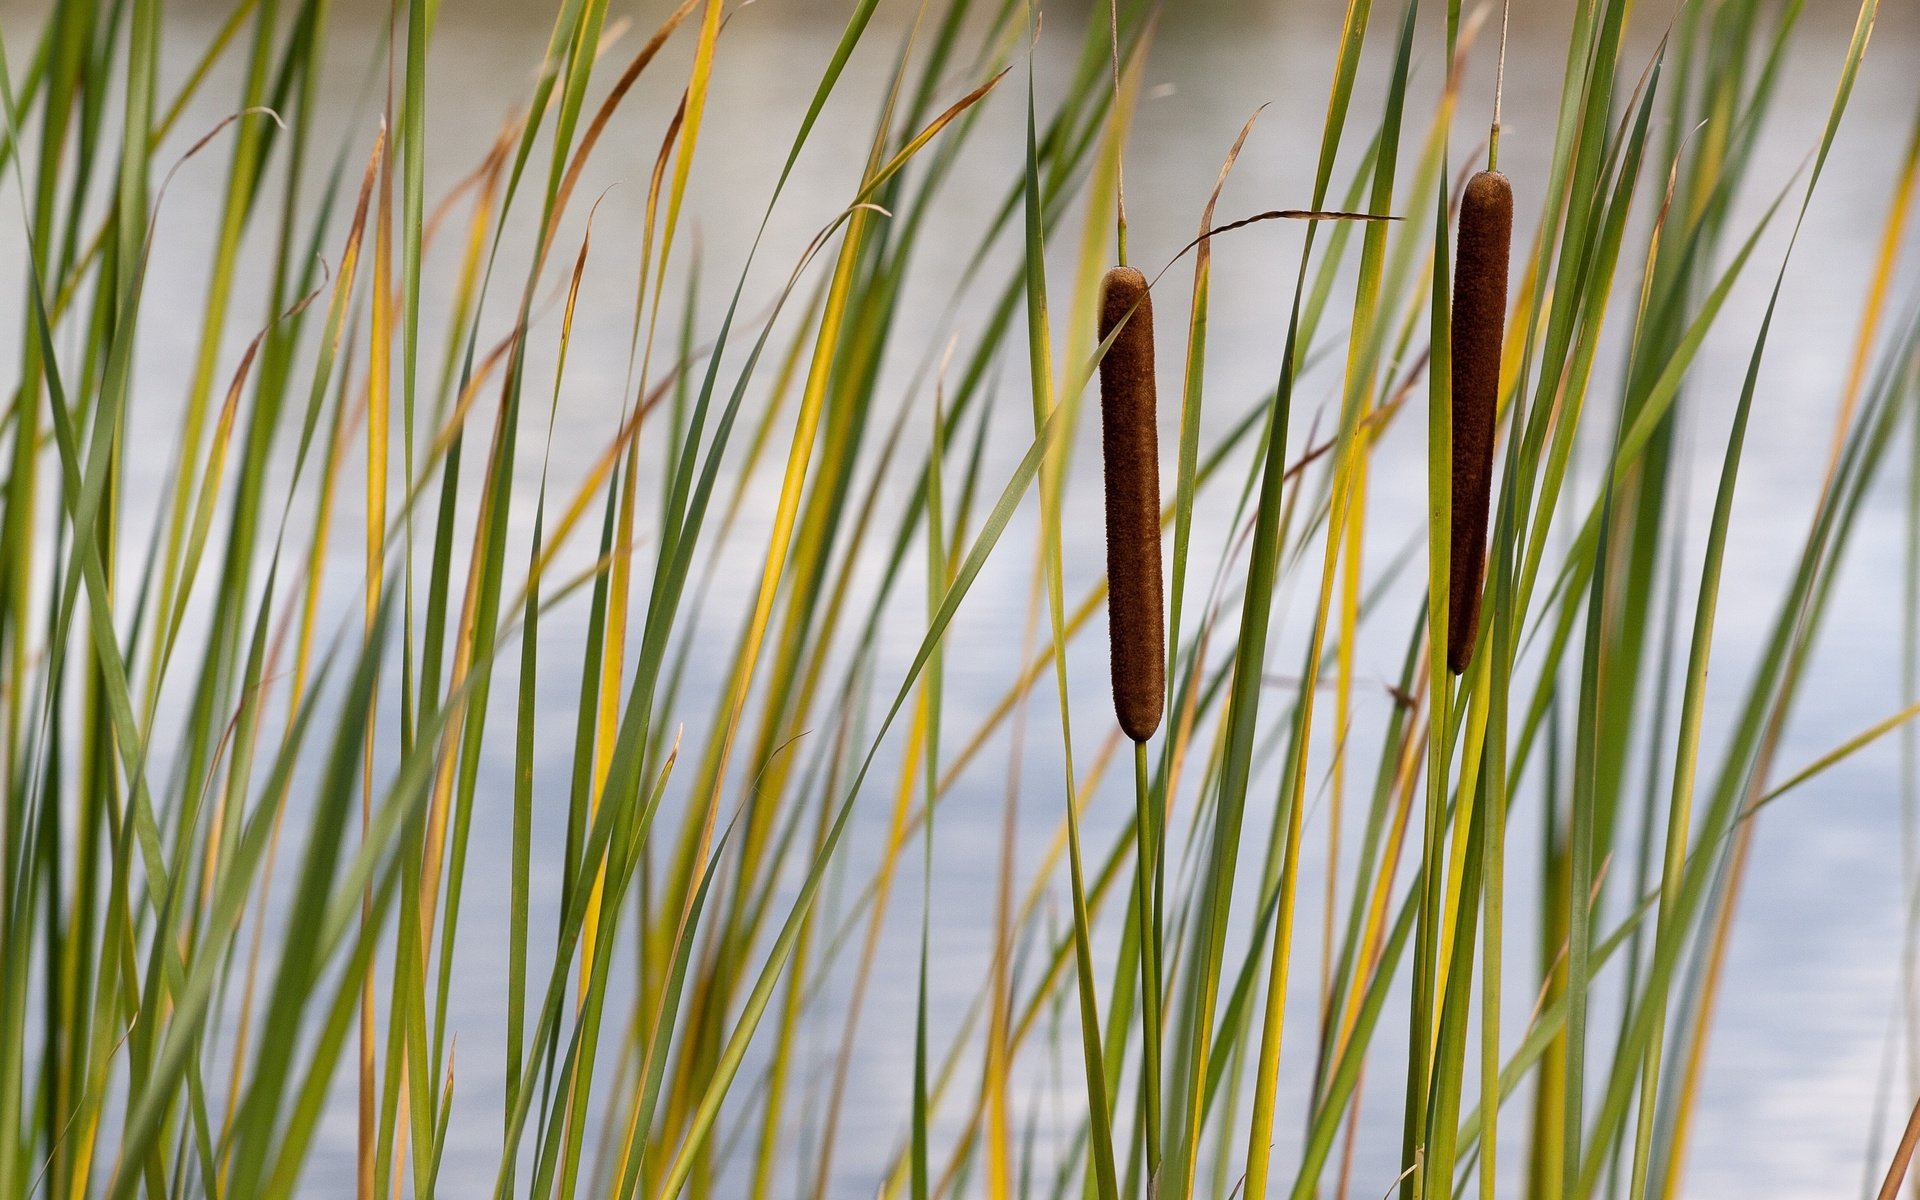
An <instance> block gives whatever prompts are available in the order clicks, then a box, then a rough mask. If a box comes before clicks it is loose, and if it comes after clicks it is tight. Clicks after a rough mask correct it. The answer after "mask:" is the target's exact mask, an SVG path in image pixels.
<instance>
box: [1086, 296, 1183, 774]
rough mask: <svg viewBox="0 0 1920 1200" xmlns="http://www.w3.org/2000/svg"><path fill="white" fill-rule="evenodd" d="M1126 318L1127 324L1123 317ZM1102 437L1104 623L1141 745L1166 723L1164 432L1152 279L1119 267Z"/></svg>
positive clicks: (1127, 725) (1106, 321) (1103, 313)
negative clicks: (1159, 419)
mask: <svg viewBox="0 0 1920 1200" xmlns="http://www.w3.org/2000/svg"><path fill="white" fill-rule="evenodd" d="M1122 321H1124V322H1125V323H1126V324H1125V325H1124V326H1121V322H1122ZM1115 326H1121V327H1120V333H1119V336H1117V337H1115V338H1114V339H1113V344H1112V345H1111V346H1109V347H1108V348H1107V353H1106V356H1105V357H1104V358H1102V359H1101V360H1100V424H1101V444H1102V449H1103V452H1104V457H1105V461H1106V476H1107V582H1108V592H1107V624H1108V626H1109V636H1110V637H1111V639H1112V649H1113V709H1114V712H1115V714H1116V715H1118V716H1119V718H1120V728H1121V729H1122V730H1123V731H1125V733H1126V735H1127V736H1128V737H1130V738H1132V739H1133V740H1134V741H1136V742H1144V741H1146V740H1147V739H1148V738H1150V737H1152V736H1153V731H1154V730H1155V729H1158V728H1159V727H1160V706H1161V697H1162V695H1163V694H1164V693H1165V692H1166V684H1167V674H1166V666H1167V664H1166V642H1165V640H1164V638H1165V635H1164V634H1163V632H1162V629H1161V625H1162V621H1161V615H1160V611H1161V596H1160V431H1159V428H1158V426H1157V424H1156V416H1155V404H1156V402H1155V398H1154V386H1153V298H1152V297H1151V296H1150V295H1148V293H1147V279H1146V276H1144V275H1142V274H1141V273H1140V272H1138V271H1136V270H1134V269H1133V268H1132V267H1115V268H1114V269H1113V270H1111V271H1108V272H1107V277H1106V279H1105V280H1104V281H1102V283H1101V302H1100V340H1101V341H1103V342H1104V341H1106V339H1107V336H1108V335H1109V334H1111V333H1113V330H1114V327H1115Z"/></svg>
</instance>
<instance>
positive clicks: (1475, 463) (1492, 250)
mask: <svg viewBox="0 0 1920 1200" xmlns="http://www.w3.org/2000/svg"><path fill="white" fill-rule="evenodd" d="M1512 241H1513V187H1512V185H1511V184H1509V183H1508V182H1507V177H1506V176H1505V175H1502V174H1501V173H1500V172H1498V171H1481V172H1480V173H1479V174H1477V175H1475V176H1474V177H1473V178H1472V179H1470V180H1468V181H1467V191H1466V195H1465V196H1463V197H1462V198H1461V200H1460V242H1459V251H1458V253H1457V255H1456V256H1455V265H1454V276H1453V330H1452V340H1453V553H1452V558H1451V559H1450V562H1451V564H1452V566H1451V568H1450V571H1449V574H1448V579H1447V584H1448V586H1447V612H1448V614H1449V618H1448V624H1447V669H1448V670H1450V671H1452V672H1453V673H1454V674H1455V675H1458V674H1460V673H1461V672H1463V671H1465V670H1466V669H1467V664H1468V663H1469V662H1471V661H1472V660H1473V647H1474V642H1475V641H1476V639H1477V638H1478V636H1479V632H1480V593H1481V586H1480V585H1481V580H1482V577H1483V576H1484V575H1485V574H1486V561H1487V511H1488V509H1489V507H1490V505H1491V502H1492V498H1493V437H1494V423H1495V421H1496V420H1497V418H1498V409H1499V404H1500V349H1501V336H1502V333H1503V332H1504V330H1505V328H1506V320H1507V255H1508V251H1509V248H1510V246H1511V244H1512Z"/></svg>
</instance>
